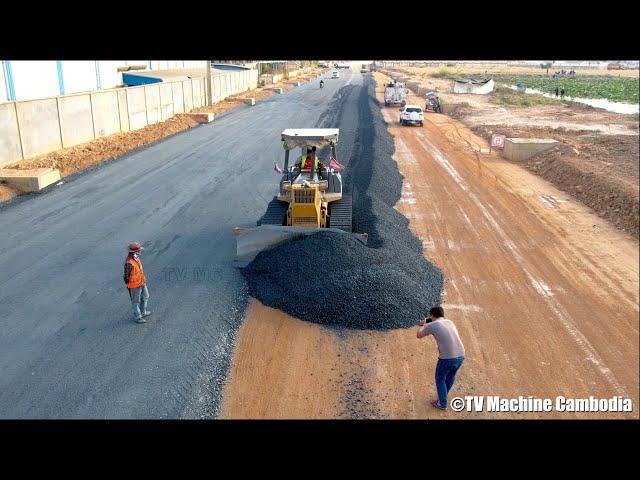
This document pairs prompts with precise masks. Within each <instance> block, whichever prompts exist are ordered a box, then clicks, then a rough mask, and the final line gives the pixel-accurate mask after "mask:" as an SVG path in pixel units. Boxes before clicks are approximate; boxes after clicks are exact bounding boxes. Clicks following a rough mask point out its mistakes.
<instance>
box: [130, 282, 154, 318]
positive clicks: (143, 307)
mask: <svg viewBox="0 0 640 480" xmlns="http://www.w3.org/2000/svg"><path fill="white" fill-rule="evenodd" d="M129 293H130V294H131V306H132V307H133V317H134V318H135V319H136V320H140V319H141V318H142V314H143V313H144V312H146V311H147V302H148V301H149V290H147V285H146V284H145V285H142V286H141V287H138V288H130V289H129Z"/></svg>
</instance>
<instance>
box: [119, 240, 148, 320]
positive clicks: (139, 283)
mask: <svg viewBox="0 0 640 480" xmlns="http://www.w3.org/2000/svg"><path fill="white" fill-rule="evenodd" d="M128 249H129V254H128V255H127V258H126V260H125V261H124V283H125V284H126V285H127V289H128V290H129V298H131V305H132V306H133V316H134V318H135V320H136V322H137V323H147V321H146V320H145V319H144V317H148V316H149V315H151V312H150V311H148V310H147V302H148V301H149V291H148V290H147V281H146V279H145V276H144V269H143V268H142V260H140V253H141V252H142V250H144V247H143V246H142V244H140V243H139V242H133V243H130V244H129V247H128Z"/></svg>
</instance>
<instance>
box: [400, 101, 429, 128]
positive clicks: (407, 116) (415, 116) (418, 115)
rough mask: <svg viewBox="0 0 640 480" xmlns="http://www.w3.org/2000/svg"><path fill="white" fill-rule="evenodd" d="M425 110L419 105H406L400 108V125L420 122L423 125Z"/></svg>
mask: <svg viewBox="0 0 640 480" xmlns="http://www.w3.org/2000/svg"><path fill="white" fill-rule="evenodd" d="M423 122H424V112H423V111H422V107H419V106H418V105H405V106H404V107H403V108H402V109H400V125H408V124H413V125H415V124H418V125H420V126H422V125H423Z"/></svg>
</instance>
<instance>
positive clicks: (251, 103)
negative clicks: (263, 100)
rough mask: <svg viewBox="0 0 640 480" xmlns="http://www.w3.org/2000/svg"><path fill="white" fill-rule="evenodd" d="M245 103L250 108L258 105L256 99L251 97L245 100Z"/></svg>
mask: <svg viewBox="0 0 640 480" xmlns="http://www.w3.org/2000/svg"><path fill="white" fill-rule="evenodd" d="M244 103H246V104H247V105H249V106H254V105H255V104H256V99H255V98H253V97H251V98H245V99H244Z"/></svg>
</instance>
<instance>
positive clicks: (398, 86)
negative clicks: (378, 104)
mask: <svg viewBox="0 0 640 480" xmlns="http://www.w3.org/2000/svg"><path fill="white" fill-rule="evenodd" d="M384 104H385V105H386V106H389V105H402V106H403V107H404V106H405V105H406V104H407V87H406V86H405V84H404V83H397V82H392V83H389V84H387V85H385V87H384Z"/></svg>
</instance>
